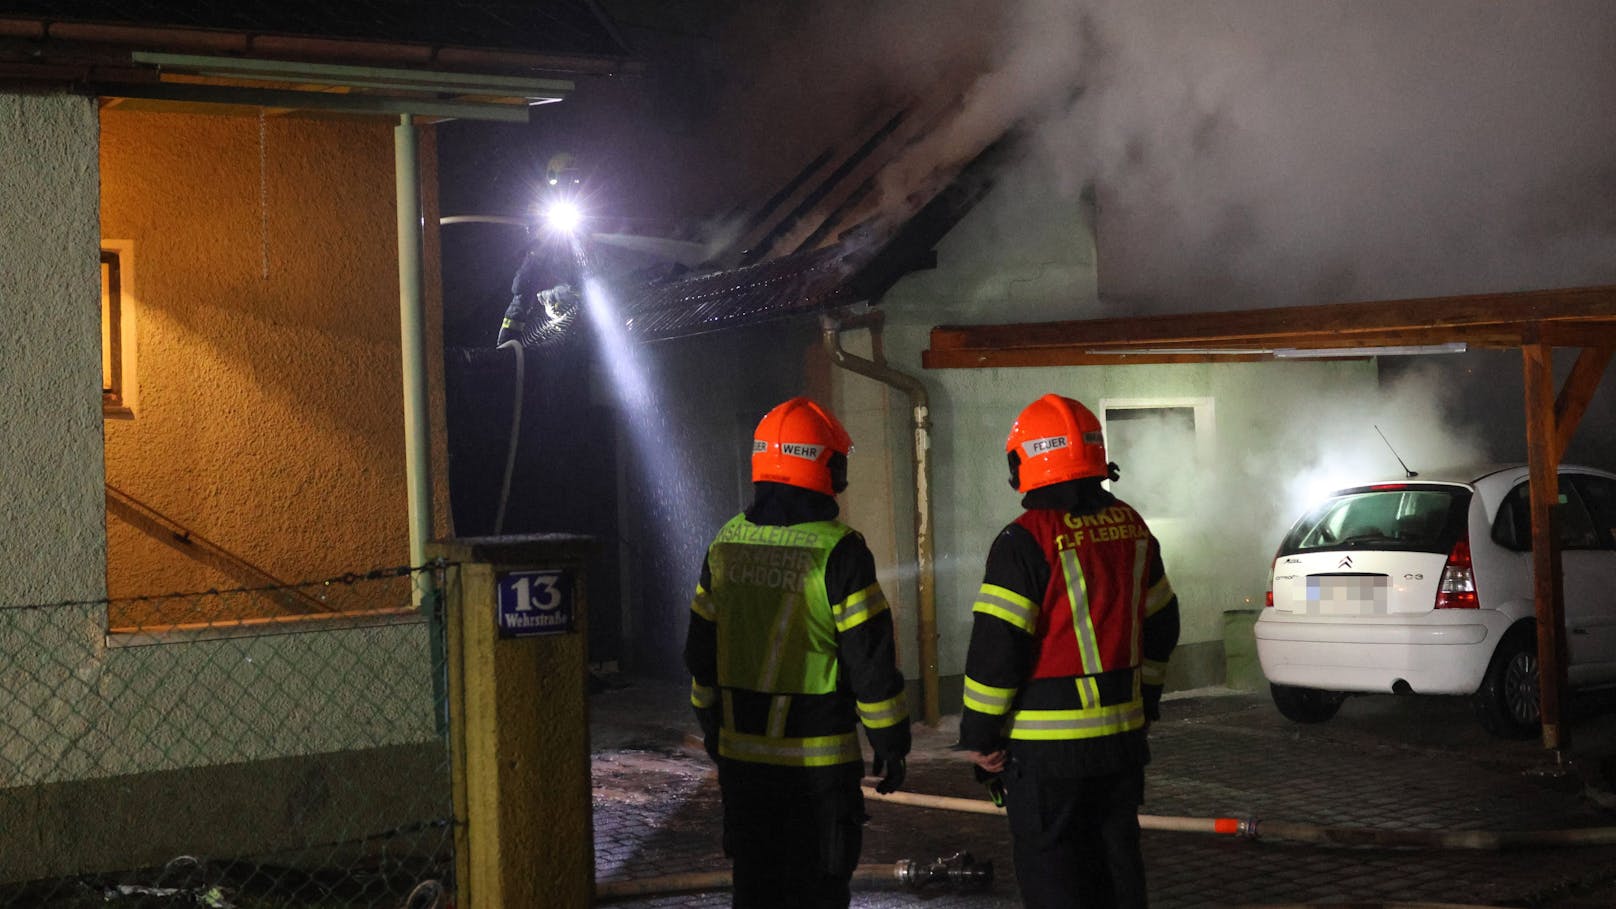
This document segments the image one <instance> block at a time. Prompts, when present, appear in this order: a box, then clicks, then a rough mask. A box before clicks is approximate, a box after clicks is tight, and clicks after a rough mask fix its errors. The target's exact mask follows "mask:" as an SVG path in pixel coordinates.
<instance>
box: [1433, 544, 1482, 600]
mask: <svg viewBox="0 0 1616 909" xmlns="http://www.w3.org/2000/svg"><path fill="white" fill-rule="evenodd" d="M1480 606H1481V603H1480V602H1479V601H1478V600H1477V599H1476V576H1475V573H1474V572H1472V571H1471V570H1470V538H1469V537H1460V538H1459V542H1457V543H1454V544H1453V551H1452V552H1449V553H1448V563H1447V564H1446V565H1443V566H1442V579H1441V580H1440V581H1438V582H1437V584H1436V608H1438V609H1477V608H1480Z"/></svg>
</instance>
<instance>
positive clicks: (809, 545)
mask: <svg viewBox="0 0 1616 909" xmlns="http://www.w3.org/2000/svg"><path fill="white" fill-rule="evenodd" d="M851 532H852V531H851V528H849V527H848V526H847V525H846V524H843V523H841V522H839V521H815V522H812V523H807V524H792V525H790V526H784V527H777V526H760V525H756V524H752V523H750V522H748V521H747V520H746V516H745V515H736V516H735V517H734V518H732V519H731V520H730V522H729V523H728V524H726V525H724V529H723V530H722V531H720V532H719V534H718V538H717V539H715V540H714V541H713V545H712V547H711V548H710V549H709V550H708V552H707V563H708V567H709V569H710V570H711V573H712V587H711V589H710V590H709V591H708V592H707V594H708V596H709V597H710V598H711V600H712V605H713V608H714V612H715V614H716V615H717V617H718V622H717V624H718V667H717V668H718V684H719V686H720V687H723V688H742V689H747V690H750V691H757V692H763V693H766V694H831V693H833V692H835V691H836V682H837V663H836V646H837V642H836V621H835V616H834V615H833V614H832V612H831V604H830V603H829V602H828V601H827V599H826V596H825V563H826V562H827V561H828V560H829V559H830V553H831V550H833V549H835V548H836V544H837V543H839V542H841V540H842V538H843V537H845V536H847V535H848V534H849V533H851Z"/></svg>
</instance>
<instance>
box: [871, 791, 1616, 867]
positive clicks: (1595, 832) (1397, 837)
mask: <svg viewBox="0 0 1616 909" xmlns="http://www.w3.org/2000/svg"><path fill="white" fill-rule="evenodd" d="M864 797H865V798H867V799H871V800H874V801H877V802H887V803H890V804H894V805H913V806H916V807H920V808H937V809H941V810H944V811H963V812H967V813H970V814H997V815H1003V814H1004V813H1005V812H1004V809H1003V808H1000V807H999V806H997V805H995V804H993V803H992V802H990V801H987V800H985V799H967V798H955V797H952V796H944V795H925V794H923V793H918V792H894V793H891V794H889V795H882V794H880V793H878V792H876V791H875V790H874V789H873V788H871V787H869V786H865V787H864ZM1139 829H1141V830H1166V831H1173V832H1178V833H1211V834H1216V835H1219V836H1238V837H1242V838H1244V839H1249V840H1256V839H1276V840H1289V841H1292V842H1298V843H1311V844H1315V845H1330V846H1388V847H1398V846H1402V847H1420V848H1426V849H1476V850H1488V851H1494V852H1498V851H1503V850H1506V849H1525V848H1532V847H1538V846H1609V845H1612V844H1616V827H1581V828H1572V829H1569V830H1523V831H1493V830H1382V829H1379V828H1373V827H1324V826H1320V825H1318V824H1303V823H1296V822H1294V821H1268V820H1259V819H1258V818H1254V817H1253V818H1234V817H1171V816H1165V817H1164V816H1160V815H1151V814H1141V815H1139Z"/></svg>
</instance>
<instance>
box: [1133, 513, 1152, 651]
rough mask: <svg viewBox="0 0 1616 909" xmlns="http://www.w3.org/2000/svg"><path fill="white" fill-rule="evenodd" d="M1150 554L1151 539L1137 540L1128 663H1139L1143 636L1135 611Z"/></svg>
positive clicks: (1143, 583)
mask: <svg viewBox="0 0 1616 909" xmlns="http://www.w3.org/2000/svg"><path fill="white" fill-rule="evenodd" d="M1149 555H1150V540H1149V539H1141V540H1136V541H1135V542H1134V544H1133V587H1132V588H1130V590H1131V592H1132V596H1130V597H1129V598H1128V665H1129V666H1138V665H1139V639H1140V638H1141V637H1142V636H1143V635H1142V634H1141V629H1140V627H1139V614H1138V613H1137V612H1134V608H1135V605H1136V604H1137V603H1138V602H1139V594H1140V592H1141V591H1142V590H1144V587H1145V567H1146V563H1147V561H1148V558H1147V557H1148V556H1149Z"/></svg>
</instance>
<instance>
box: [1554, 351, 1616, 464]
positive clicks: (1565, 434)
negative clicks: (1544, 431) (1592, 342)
mask: <svg viewBox="0 0 1616 909" xmlns="http://www.w3.org/2000/svg"><path fill="white" fill-rule="evenodd" d="M1612 352H1613V349H1612V348H1610V347H1584V348H1583V349H1582V352H1581V353H1580V354H1578V355H1577V362H1576V365H1574V366H1572V367H1571V375H1569V376H1566V382H1565V386H1564V387H1563V388H1561V389H1560V395H1559V397H1557V398H1555V399H1554V463H1556V464H1558V463H1560V462H1561V461H1563V460H1565V453H1566V448H1567V447H1569V446H1570V444H1571V436H1572V434H1573V433H1575V432H1576V431H1577V424H1578V423H1580V422H1582V415H1583V414H1584V413H1585V412H1587V410H1588V404H1589V402H1591V401H1592V400H1593V397H1594V391H1595V389H1597V388H1598V387H1599V380H1600V378H1602V377H1603V376H1604V375H1605V367H1606V366H1608V365H1610V355H1611V353H1612Z"/></svg>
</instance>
